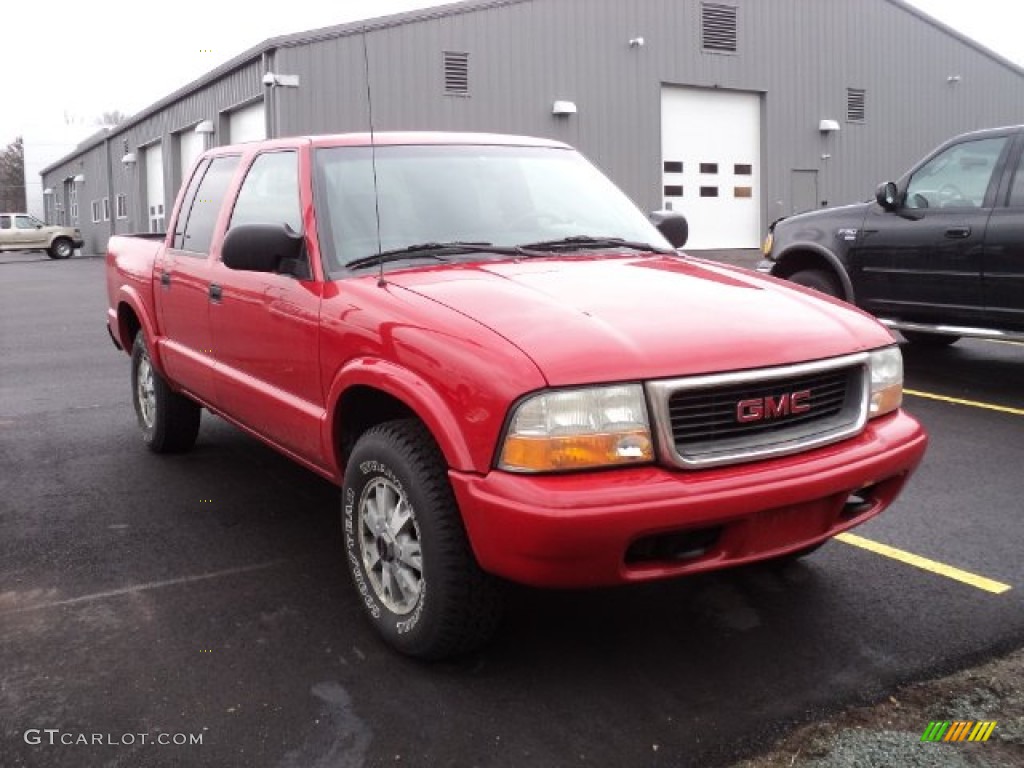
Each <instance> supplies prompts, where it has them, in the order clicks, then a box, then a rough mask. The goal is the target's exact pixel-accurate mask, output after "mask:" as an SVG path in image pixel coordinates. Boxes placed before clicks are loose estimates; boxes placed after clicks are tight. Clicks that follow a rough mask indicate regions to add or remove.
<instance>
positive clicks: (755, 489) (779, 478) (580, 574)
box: [450, 411, 928, 587]
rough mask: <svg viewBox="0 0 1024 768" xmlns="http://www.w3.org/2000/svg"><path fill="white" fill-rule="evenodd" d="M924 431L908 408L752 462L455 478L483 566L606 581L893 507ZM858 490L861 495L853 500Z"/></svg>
mask: <svg viewBox="0 0 1024 768" xmlns="http://www.w3.org/2000/svg"><path fill="white" fill-rule="evenodd" d="M927 440H928V438H927V435H926V434H925V432H924V429H923V428H922V427H921V426H920V425H919V424H918V423H917V422H916V421H915V420H914V419H912V418H911V417H910V416H908V415H907V414H905V413H903V412H902V411H899V412H897V413H895V414H892V415H890V416H886V417H883V418H881V419H877V420H875V421H872V422H870V423H869V424H868V426H867V427H866V428H865V430H864V432H862V433H861V434H860V435H858V436H857V437H854V438H851V439H849V440H846V441H843V442H841V443H837V444H834V445H830V446H828V447H825V448H821V449H818V450H815V451H811V452H808V453H805V454H799V455H796V456H788V457H784V458H778V459H773V460H770V461H763V462H757V463H751V464H747V465H738V466H731V467H722V468H719V469H712V470H702V471H673V470H668V469H665V468H663V467H659V466H649V467H638V468H633V469H622V470H612V471H605V472H587V473H579V474H573V475H560V476H550V475H549V476H535V475H516V474H510V473H506V472H500V471H493V472H491V473H490V474H488V475H486V476H479V475H470V474H464V473H459V472H454V471H453V472H451V473H450V477H451V481H452V486H453V488H454V490H455V495H456V498H457V500H458V503H459V506H460V509H461V510H462V516H463V520H464V521H465V524H466V529H467V532H468V534H469V538H470V541H471V542H472V546H473V550H474V553H475V554H476V557H477V560H478V561H479V563H480V565H481V567H482V568H483V569H484V570H486V571H489V572H491V573H494V574H496V575H498V576H501V577H504V578H506V579H510V580H512V581H516V582H520V583H523V584H530V585H533V586H542V587H589V586H602V585H612V584H622V583H628V582H638V581H647V580H652V579H660V578H667V577H671V576H679V575H683V574H689V573H697V572H701V571H709V570H716V569H719V568H725V567H729V566H734V565H742V564H744V563H749V562H755V561H757V560H763V559H767V558H771V557H775V556H778V555H784V554H787V553H789V552H795V551H798V550H800V549H803V548H805V547H808V546H812V545H814V544H817V543H819V542H822V541H825V540H826V539H828V538H830V537H832V536H834V535H835V534H837V533H840V532H841V531H844V530H846V529H848V528H852V527H853V526H855V525H859V524H860V523H862V522H864V521H865V520H868V519H870V518H872V517H874V516H875V515H877V514H878V513H879V512H881V511H882V510H883V509H885V508H886V507H887V506H888V505H889V504H890V503H891V502H892V501H893V499H895V498H896V496H897V495H898V494H899V492H900V490H901V489H902V487H903V485H904V483H905V482H906V480H907V478H908V477H909V476H910V474H911V472H913V470H914V469H915V468H916V467H917V465H918V463H919V462H920V461H921V458H922V456H923V455H924V451H925V447H926V445H927ZM854 494H858V496H859V498H858V499H857V501H859V502H861V503H851V496H853V495H854ZM673 542H675V543H680V542H681V544H679V545H678V546H676V545H674V544H673ZM695 542H700V544H701V545H700V546H699V547H698V546H695Z"/></svg>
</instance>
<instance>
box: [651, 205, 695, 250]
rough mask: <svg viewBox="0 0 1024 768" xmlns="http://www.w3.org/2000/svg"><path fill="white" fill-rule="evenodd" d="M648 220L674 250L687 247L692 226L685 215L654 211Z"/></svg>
mask: <svg viewBox="0 0 1024 768" xmlns="http://www.w3.org/2000/svg"><path fill="white" fill-rule="evenodd" d="M648 218H649V219H650V220H651V223H652V224H653V225H654V226H656V227H657V228H658V231H659V232H661V234H663V235H664V236H665V239H666V240H668V241H669V242H670V243H671V244H672V247H673V248H682V247H683V246H684V245H686V241H687V240H688V239H689V238H690V225H689V224H688V223H687V221H686V217H685V216H683V214H681V213H675V212H674V211H653V212H652V213H650V214H649V215H648Z"/></svg>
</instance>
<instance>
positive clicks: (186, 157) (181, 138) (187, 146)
mask: <svg viewBox="0 0 1024 768" xmlns="http://www.w3.org/2000/svg"><path fill="white" fill-rule="evenodd" d="M204 143H205V137H204V135H203V134H201V133H196V132H195V131H194V130H191V129H190V130H187V131H182V132H181V133H180V134H178V179H179V180H180V182H179V183H180V184H187V183H188V172H189V171H190V170H191V169H192V165H193V163H195V161H196V159H197V158H198V157H199V156H200V155H201V154H203V149H204Z"/></svg>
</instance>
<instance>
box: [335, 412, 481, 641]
mask: <svg viewBox="0 0 1024 768" xmlns="http://www.w3.org/2000/svg"><path fill="white" fill-rule="evenodd" d="M342 514H343V525H344V531H345V556H346V559H347V560H348V565H349V569H350V571H351V573H352V579H353V581H354V582H355V586H356V589H357V590H358V592H359V600H360V602H361V603H362V604H363V608H364V609H365V611H366V613H367V615H368V616H369V617H370V621H371V622H372V623H373V625H374V628H375V629H376V630H377V631H378V632H379V633H380V634H381V636H383V638H384V640H385V641H387V643H388V644H390V645H391V646H392V647H393V648H395V649H396V650H398V651H399V652H401V653H404V654H406V655H409V656H415V657H417V658H421V659H441V658H446V657H450V656H456V655H459V654H463V653H467V652H469V651H472V650H474V649H476V648H478V647H479V646H481V645H483V643H485V642H486V641H487V640H488V639H489V638H490V636H491V635H492V634H493V632H494V629H495V628H496V626H497V623H498V620H499V617H500V613H501V594H500V591H499V585H498V583H497V581H496V579H494V577H492V576H489V575H488V574H486V573H484V572H483V571H482V570H481V569H480V566H479V565H478V564H477V562H476V559H475V557H474V556H473V552H472V550H471V549H470V546H469V541H468V539H467V537H466V532H465V529H464V528H463V526H462V519H461V516H460V515H459V510H458V507H457V505H456V502H455V496H454V494H453V493H452V489H451V485H450V484H449V482H448V467H447V465H446V463H445V461H444V457H443V456H442V455H441V452H440V450H439V449H438V447H437V445H436V444H435V442H434V440H433V437H432V436H431V435H430V433H429V432H428V431H427V429H426V427H424V426H423V424H422V423H420V422H419V421H416V420H415V419H403V420H399V421H390V422H386V423H384V424H380V425H378V426H376V427H373V428H372V429H370V430H369V431H367V432H366V433H364V434H363V435H362V436H361V437H360V438H359V440H358V441H357V442H356V445H355V448H354V449H353V451H352V454H351V456H350V458H349V461H348V467H347V469H346V471H345V484H344V488H343V491H342Z"/></svg>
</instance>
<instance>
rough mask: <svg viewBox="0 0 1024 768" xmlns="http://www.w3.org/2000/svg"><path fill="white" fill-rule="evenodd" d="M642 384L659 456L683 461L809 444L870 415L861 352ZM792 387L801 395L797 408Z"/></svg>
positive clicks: (746, 456) (711, 461)
mask: <svg viewBox="0 0 1024 768" xmlns="http://www.w3.org/2000/svg"><path fill="white" fill-rule="evenodd" d="M647 387H648V394H649V396H650V398H651V405H652V410H653V412H654V420H655V424H656V427H657V430H658V435H659V441H660V444H661V445H660V447H661V451H662V456H663V458H665V459H666V460H667V461H669V462H670V463H673V464H676V465H678V466H683V467H705V466H720V465H724V464H736V463H740V462H744V461H753V460H756V459H764V458H769V457H772V456H781V455H786V454H791V453H797V452H799V451H803V450H809V449H810V448H813V447H818V446H821V445H827V444H828V443H832V442H837V441H838V440H842V439H845V438H847V437H850V436H852V435H854V434H856V433H857V432H859V431H860V430H861V429H862V428H863V426H864V423H865V422H866V420H867V404H868V383H867V356H866V355H863V354H858V355H849V356H846V357H842V358H835V359H832V360H825V361H819V362H815V363H805V364H801V365H795V366H786V367H780V368H769V369H762V370H755V371H743V372H739V373H731V374H719V375H712V376H697V377H691V378H685V379H676V380H672V381H659V382H651V383H649V384H648V385H647ZM794 393H803V394H801V395H800V396H799V397H798V398H797V401H796V402H797V406H798V407H797V408H795V409H793V407H792V405H793V401H792V398H793V395H794ZM805 406H806V407H805ZM741 417H742V418H741ZM745 419H749V420H745Z"/></svg>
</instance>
